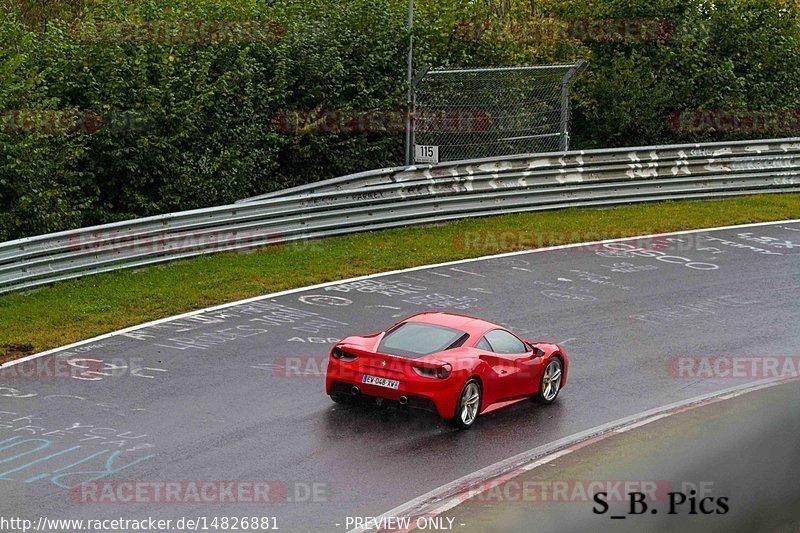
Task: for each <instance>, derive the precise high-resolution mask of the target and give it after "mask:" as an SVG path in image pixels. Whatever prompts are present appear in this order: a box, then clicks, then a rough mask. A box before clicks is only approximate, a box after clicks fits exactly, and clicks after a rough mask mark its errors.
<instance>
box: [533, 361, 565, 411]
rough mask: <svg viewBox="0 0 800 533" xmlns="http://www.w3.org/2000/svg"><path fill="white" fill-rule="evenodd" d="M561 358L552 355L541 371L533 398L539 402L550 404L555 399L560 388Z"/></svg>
mask: <svg viewBox="0 0 800 533" xmlns="http://www.w3.org/2000/svg"><path fill="white" fill-rule="evenodd" d="M561 367H562V365H561V359H559V358H558V357H553V358H552V359H550V361H548V363H547V366H546V367H545V368H544V372H542V379H541V380H540V382H539V391H538V392H537V393H536V396H534V399H535V400H536V401H538V402H539V403H543V404H550V403H553V402H554V401H556V397H557V396H558V392H559V391H560V390H561V376H562V368H561Z"/></svg>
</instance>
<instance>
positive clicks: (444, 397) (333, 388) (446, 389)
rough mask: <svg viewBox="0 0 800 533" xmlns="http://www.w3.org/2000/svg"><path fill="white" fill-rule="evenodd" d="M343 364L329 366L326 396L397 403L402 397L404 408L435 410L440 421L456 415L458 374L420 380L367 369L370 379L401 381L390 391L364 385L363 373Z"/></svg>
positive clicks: (419, 378) (335, 362)
mask: <svg viewBox="0 0 800 533" xmlns="http://www.w3.org/2000/svg"><path fill="white" fill-rule="evenodd" d="M345 365H346V364H345ZM345 365H343V364H340V363H338V361H333V360H331V361H330V363H329V364H328V370H327V375H326V380H325V389H326V392H327V393H328V394H338V395H343V396H358V395H363V396H372V397H375V398H384V399H387V400H394V401H397V402H401V398H404V401H405V405H406V406H408V407H411V408H417V409H424V410H430V411H434V412H436V413H437V414H438V415H439V416H441V417H442V418H451V417H452V416H453V413H454V412H455V404H456V399H457V397H458V394H459V392H460V390H461V385H462V384H463V383H461V382H463V379H460V377H459V376H458V374H457V373H453V374H451V375H450V376H449V377H448V378H446V379H441V380H440V379H431V378H423V377H416V378H414V377H410V376H408V375H403V374H399V373H398V374H391V373H388V372H387V373H385V374H383V373H381V372H380V371H378V370H376V369H370V371H369V375H371V376H378V377H385V378H388V379H394V380H397V381H399V382H400V384H399V386H398V388H397V389H392V388H388V387H382V386H379V385H373V384H368V383H363V381H362V380H363V378H364V376H365V375H366V374H365V373H364V372H361V371H358V370H356V369H354V368H353V367H351V366H345ZM382 374H383V375H382ZM354 386H355V387H358V392H357V393H356V394H355V395H354V394H353V393H352V390H351V389H352V388H353V387H354ZM401 403H402V402H401Z"/></svg>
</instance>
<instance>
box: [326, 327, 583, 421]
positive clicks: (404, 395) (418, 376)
mask: <svg viewBox="0 0 800 533" xmlns="http://www.w3.org/2000/svg"><path fill="white" fill-rule="evenodd" d="M568 367H569V361H568V359H567V356H566V354H565V353H564V350H563V349H561V347H559V346H558V345H556V344H552V343H549V342H531V341H526V340H523V339H520V338H519V337H517V336H516V335H514V334H513V333H511V332H510V331H508V330H507V329H505V328H503V327H500V326H498V325H497V324H492V323H491V322H487V321H485V320H481V319H479V318H473V317H469V316H463V315H456V314H452V313H420V314H418V315H414V316H412V317H409V318H407V319H405V320H403V321H401V322H398V323H397V324H395V325H394V326H392V327H391V328H389V329H388V330H386V331H383V332H381V333H376V334H374V335H368V336H366V337H348V338H346V339H344V340H343V341H341V342H339V343H337V344H336V345H335V346H334V347H333V349H332V350H331V354H330V361H329V362H328V370H327V375H326V379H325V387H326V392H327V393H328V394H329V395H330V397H331V399H333V401H334V402H337V403H342V402H345V401H347V400H349V399H351V398H354V397H372V398H378V399H382V400H394V401H397V402H399V403H400V404H401V405H407V406H408V407H415V408H420V409H427V410H431V411H435V412H437V413H438V414H439V416H441V417H442V418H446V419H449V420H450V421H451V422H452V424H453V425H455V426H456V427H459V428H462V429H467V428H470V427H471V426H472V424H473V423H474V422H475V419H476V418H477V417H478V415H480V414H484V413H489V412H491V411H495V410H497V409H500V408H502V407H506V406H508V405H511V404H513V403H516V402H519V401H522V400H526V399H528V398H534V399H535V400H537V401H539V402H541V403H545V404H549V403H552V402H553V401H555V399H556V397H557V396H558V393H559V391H560V390H561V388H562V387H563V386H564V384H565V383H566V379H567V368H568Z"/></svg>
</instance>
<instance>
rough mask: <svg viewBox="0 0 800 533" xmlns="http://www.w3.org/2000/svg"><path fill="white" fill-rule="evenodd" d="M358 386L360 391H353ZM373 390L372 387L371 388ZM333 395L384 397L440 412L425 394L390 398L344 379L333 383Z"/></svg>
mask: <svg viewBox="0 0 800 533" xmlns="http://www.w3.org/2000/svg"><path fill="white" fill-rule="evenodd" d="M354 386H356V387H358V388H359V391H358V392H357V393H355V394H353V392H352V388H353V387H354ZM370 390H372V389H370ZM330 394H331V395H333V394H336V395H339V396H342V397H348V396H351V397H353V398H363V397H369V398H383V399H389V400H394V401H397V402H398V403H401V405H404V406H405V407H408V408H409V409H419V410H422V411H430V412H432V413H437V414H438V413H439V411H438V409H437V408H436V403H434V401H433V400H432V399H430V398H427V397H425V396H417V395H414V394H400V395H398V397H397V398H390V397H389V395H385V394H370V393H369V392H366V391H364V390H363V389H362V388H361V387H360V386H358V385H354V384H352V383H345V382H343V381H334V382H332V383H331V392H330ZM401 398H405V402H404V403H403V402H402V401H401Z"/></svg>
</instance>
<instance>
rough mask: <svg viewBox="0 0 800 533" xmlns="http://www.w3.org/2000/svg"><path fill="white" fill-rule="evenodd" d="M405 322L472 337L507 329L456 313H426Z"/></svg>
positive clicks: (409, 318)
mask: <svg viewBox="0 0 800 533" xmlns="http://www.w3.org/2000/svg"><path fill="white" fill-rule="evenodd" d="M404 322H423V323H425V324H433V325H435V326H444V327H448V328H453V329H457V330H460V331H463V332H465V333H469V334H470V335H481V334H483V333H486V332H487V331H489V330H492V329H498V328H500V329H505V328H503V327H502V326H499V325H497V324H495V323H493V322H489V321H488V320H483V319H480V318H475V317H473V316H467V315H459V314H456V313H445V312H425V313H419V314H417V315H414V316H411V317H408V318H407V319H406V320H404Z"/></svg>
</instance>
